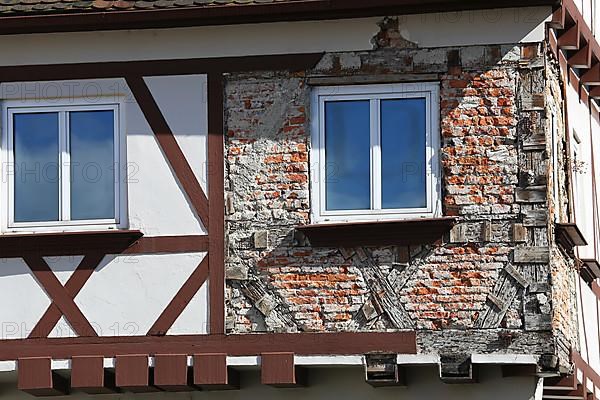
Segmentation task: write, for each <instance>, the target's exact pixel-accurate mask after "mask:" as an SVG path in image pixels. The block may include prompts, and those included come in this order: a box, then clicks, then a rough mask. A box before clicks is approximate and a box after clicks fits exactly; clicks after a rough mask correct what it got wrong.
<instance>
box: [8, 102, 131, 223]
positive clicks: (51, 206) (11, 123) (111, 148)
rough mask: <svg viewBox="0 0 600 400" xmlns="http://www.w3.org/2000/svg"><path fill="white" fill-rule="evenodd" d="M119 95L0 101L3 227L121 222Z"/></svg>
mask: <svg viewBox="0 0 600 400" xmlns="http://www.w3.org/2000/svg"><path fill="white" fill-rule="evenodd" d="M122 114H123V107H122V103H121V102H120V101H115V99H114V98H113V99H110V101H109V100H108V99H107V102H106V103H101V102H94V103H93V104H90V102H84V101H83V100H82V101H81V102H78V101H77V100H76V99H69V101H64V102H62V103H61V102H60V101H59V100H53V101H47V102H44V103H42V102H40V101H39V100H37V101H29V102H28V101H22V100H6V101H3V103H2V136H3V140H2V146H3V160H4V168H3V169H4V174H3V185H2V186H3V193H4V196H3V203H4V205H3V210H2V211H3V212H2V214H3V217H4V218H3V220H4V221H3V230H5V231H8V232H12V231H15V232H18V231H33V232H36V231H65V230H71V231H72V230H96V229H116V228H124V227H126V217H125V216H126V201H125V198H126V196H125V191H126V188H125V187H124V183H125V179H124V173H123V168H121V166H125V165H126V161H125V154H126V151H125V135H124V134H123V133H122V131H121V130H122V126H123V123H122V119H123V118H122Z"/></svg>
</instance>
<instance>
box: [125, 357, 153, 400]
mask: <svg viewBox="0 0 600 400" xmlns="http://www.w3.org/2000/svg"><path fill="white" fill-rule="evenodd" d="M115 383H116V386H117V387H118V388H119V389H122V390H126V391H128V392H133V393H147V392H154V391H156V388H154V387H152V374H151V373H150V367H149V366H148V355H147V354H128V355H117V356H116V357H115Z"/></svg>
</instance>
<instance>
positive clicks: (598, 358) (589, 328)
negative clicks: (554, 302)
mask: <svg viewBox="0 0 600 400" xmlns="http://www.w3.org/2000/svg"><path fill="white" fill-rule="evenodd" d="M577 294H578V296H577V310H578V320H579V345H580V350H579V353H580V354H581V357H583V359H584V360H585V361H586V362H587V363H588V364H589V365H590V366H591V367H592V368H593V369H594V370H595V371H600V334H599V331H598V326H599V325H600V315H599V313H598V312H599V311H598V310H599V304H598V297H597V296H596V295H595V294H594V292H592V289H590V287H589V286H588V285H587V284H586V283H585V282H584V281H583V279H581V278H579V280H578V285H577Z"/></svg>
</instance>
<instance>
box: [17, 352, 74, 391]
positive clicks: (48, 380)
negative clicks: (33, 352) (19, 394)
mask: <svg viewBox="0 0 600 400" xmlns="http://www.w3.org/2000/svg"><path fill="white" fill-rule="evenodd" d="M51 364H52V361H51V359H50V357H36V358H19V360H18V367H17V371H18V372H17V375H18V378H17V382H18V383H17V387H18V389H19V390H22V391H24V392H26V393H29V394H31V395H33V396H61V395H64V394H66V393H67V382H66V381H65V380H64V379H62V378H61V377H60V376H59V375H58V374H55V373H53V372H52V367H51Z"/></svg>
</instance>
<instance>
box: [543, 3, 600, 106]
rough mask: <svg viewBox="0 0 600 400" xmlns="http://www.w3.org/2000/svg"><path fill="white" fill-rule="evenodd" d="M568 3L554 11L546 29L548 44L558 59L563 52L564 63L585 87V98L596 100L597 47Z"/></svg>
mask: <svg viewBox="0 0 600 400" xmlns="http://www.w3.org/2000/svg"><path fill="white" fill-rule="evenodd" d="M573 7H574V6H573V5H572V4H569V6H567V5H566V2H565V4H563V6H562V7H561V8H558V9H556V10H555V11H554V13H553V16H552V20H551V21H550V22H548V27H549V28H550V29H554V30H555V31H556V33H554V32H551V33H550V44H551V47H552V49H553V51H554V52H555V54H556V55H557V56H558V50H563V51H564V52H565V58H566V60H567V64H568V65H569V66H570V67H572V68H575V69H577V70H578V74H579V82H580V84H582V85H586V86H589V87H590V89H589V96H590V97H591V98H600V46H599V44H598V42H597V40H596V38H595V37H594V34H593V33H592V32H591V30H590V29H589V27H588V26H587V24H586V23H585V20H584V19H583V17H582V16H581V14H580V13H579V11H578V10H577V9H576V8H573Z"/></svg>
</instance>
